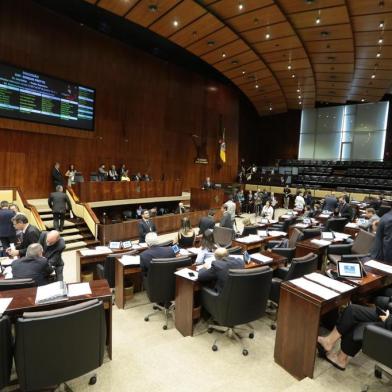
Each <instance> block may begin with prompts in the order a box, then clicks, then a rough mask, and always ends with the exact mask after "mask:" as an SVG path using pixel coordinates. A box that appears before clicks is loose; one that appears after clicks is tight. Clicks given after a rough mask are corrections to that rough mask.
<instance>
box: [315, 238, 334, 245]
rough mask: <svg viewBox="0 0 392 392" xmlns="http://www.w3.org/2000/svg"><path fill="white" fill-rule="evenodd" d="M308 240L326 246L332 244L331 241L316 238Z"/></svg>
mask: <svg viewBox="0 0 392 392" xmlns="http://www.w3.org/2000/svg"><path fill="white" fill-rule="evenodd" d="M310 242H311V243H312V244H315V245H319V246H328V245H331V244H332V241H327V240H318V239H316V238H315V239H313V240H310Z"/></svg>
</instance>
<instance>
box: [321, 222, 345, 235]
mask: <svg viewBox="0 0 392 392" xmlns="http://www.w3.org/2000/svg"><path fill="white" fill-rule="evenodd" d="M347 223H348V219H347V218H330V219H328V220H327V223H326V225H325V230H326V231H337V232H339V233H343V231H344V227H345V226H346V225H347Z"/></svg>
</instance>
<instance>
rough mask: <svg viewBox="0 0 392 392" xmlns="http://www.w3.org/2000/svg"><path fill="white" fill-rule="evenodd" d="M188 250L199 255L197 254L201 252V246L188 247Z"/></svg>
mask: <svg viewBox="0 0 392 392" xmlns="http://www.w3.org/2000/svg"><path fill="white" fill-rule="evenodd" d="M187 251H188V252H189V253H193V254H195V255H197V254H199V253H200V251H201V248H187Z"/></svg>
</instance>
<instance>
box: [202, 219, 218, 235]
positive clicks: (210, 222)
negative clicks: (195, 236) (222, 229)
mask: <svg viewBox="0 0 392 392" xmlns="http://www.w3.org/2000/svg"><path fill="white" fill-rule="evenodd" d="M214 227H215V221H214V218H212V217H211V216H203V217H201V218H200V222H199V229H200V231H199V233H200V234H204V232H205V231H206V230H208V229H211V230H213V229H214Z"/></svg>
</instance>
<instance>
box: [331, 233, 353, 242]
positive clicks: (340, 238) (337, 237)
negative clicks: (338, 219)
mask: <svg viewBox="0 0 392 392" xmlns="http://www.w3.org/2000/svg"><path fill="white" fill-rule="evenodd" d="M332 233H333V234H334V236H335V238H334V240H333V241H334V242H336V241H343V240H347V238H350V237H351V235H350V234H345V233H339V232H338V231H333V232H332Z"/></svg>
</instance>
